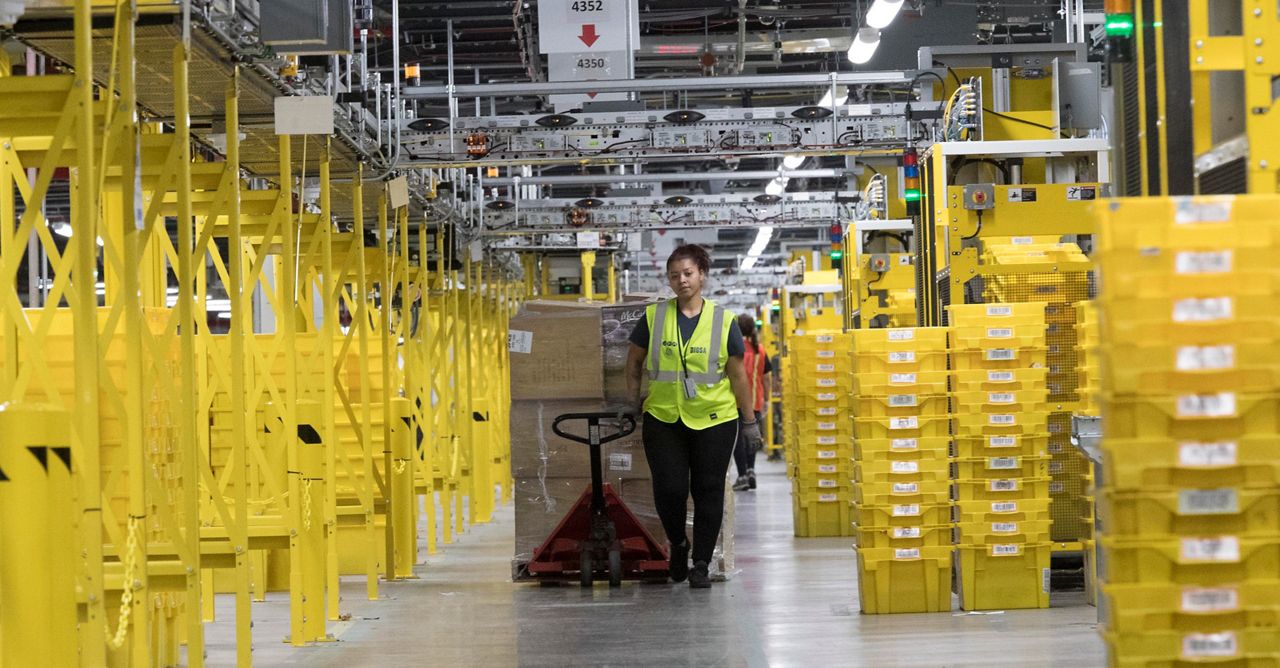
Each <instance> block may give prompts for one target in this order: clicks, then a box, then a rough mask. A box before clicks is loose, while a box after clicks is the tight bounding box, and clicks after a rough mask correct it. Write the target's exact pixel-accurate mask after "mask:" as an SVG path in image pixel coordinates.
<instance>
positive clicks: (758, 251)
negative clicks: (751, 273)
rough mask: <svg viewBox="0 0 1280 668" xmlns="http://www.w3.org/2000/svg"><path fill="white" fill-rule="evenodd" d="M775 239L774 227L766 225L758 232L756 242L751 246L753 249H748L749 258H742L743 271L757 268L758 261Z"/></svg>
mask: <svg viewBox="0 0 1280 668" xmlns="http://www.w3.org/2000/svg"><path fill="white" fill-rule="evenodd" d="M772 239H773V227H772V226H771V225H764V226H762V227H761V228H760V229H759V230H758V231H757V232H756V240H755V242H754V243H752V244H751V248H749V249H747V256H746V257H744V258H742V269H744V270H746V269H750V268H752V267H754V266H756V260H758V259H760V256H761V255H763V254H764V249H766V248H768V247H769V242H770V241H771V240H772Z"/></svg>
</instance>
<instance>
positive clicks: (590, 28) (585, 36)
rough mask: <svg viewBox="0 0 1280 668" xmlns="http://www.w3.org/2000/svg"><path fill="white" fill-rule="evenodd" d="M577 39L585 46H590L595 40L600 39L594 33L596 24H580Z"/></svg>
mask: <svg viewBox="0 0 1280 668" xmlns="http://www.w3.org/2000/svg"><path fill="white" fill-rule="evenodd" d="M578 39H580V40H582V43H583V44H586V45H587V48H591V46H592V45H593V44H595V43H596V40H598V39H600V36H599V35H597V34H596V24H594V23H587V24H584V25H583V26H582V34H581V35H578Z"/></svg>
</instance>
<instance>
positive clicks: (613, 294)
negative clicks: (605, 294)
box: [608, 253, 618, 304]
mask: <svg viewBox="0 0 1280 668" xmlns="http://www.w3.org/2000/svg"><path fill="white" fill-rule="evenodd" d="M608 267H609V303H610V304H617V303H618V269H617V267H616V266H615V264H614V261H613V254H612V253H610V254H609V264H608Z"/></svg>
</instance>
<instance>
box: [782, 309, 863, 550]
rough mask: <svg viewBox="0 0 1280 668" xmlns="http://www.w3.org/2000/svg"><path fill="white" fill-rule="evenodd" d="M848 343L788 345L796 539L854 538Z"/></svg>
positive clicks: (830, 334)
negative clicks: (799, 537)
mask: <svg viewBox="0 0 1280 668" xmlns="http://www.w3.org/2000/svg"><path fill="white" fill-rule="evenodd" d="M851 348H852V346H851V345H850V337H849V335H848V334H845V333H843V332H836V331H825V332H823V331H819V332H811V333H807V334H797V335H793V336H791V337H790V338H789V339H788V341H787V360H786V363H785V364H784V365H783V366H784V368H787V369H788V379H787V380H788V383H789V384H788V388H787V395H786V396H784V397H783V404H784V405H786V406H789V407H790V408H789V409H788V411H789V419H788V421H787V427H786V428H787V434H786V441H787V443H788V458H789V461H790V475H791V488H792V509H793V511H794V518H795V535H797V536H851V535H853V520H852V517H851V512H852V503H853V464H852V456H853V424H852V422H851V417H852V416H851V412H850V394H851V392H852V390H853V386H852V385H853V374H852V361H851V359H850V356H849V350H850V349H851Z"/></svg>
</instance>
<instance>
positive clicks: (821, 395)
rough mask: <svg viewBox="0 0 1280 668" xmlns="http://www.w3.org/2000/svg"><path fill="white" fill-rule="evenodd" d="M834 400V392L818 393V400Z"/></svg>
mask: <svg viewBox="0 0 1280 668" xmlns="http://www.w3.org/2000/svg"><path fill="white" fill-rule="evenodd" d="M835 400H836V393H835V392H819V393H818V401H835Z"/></svg>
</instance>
